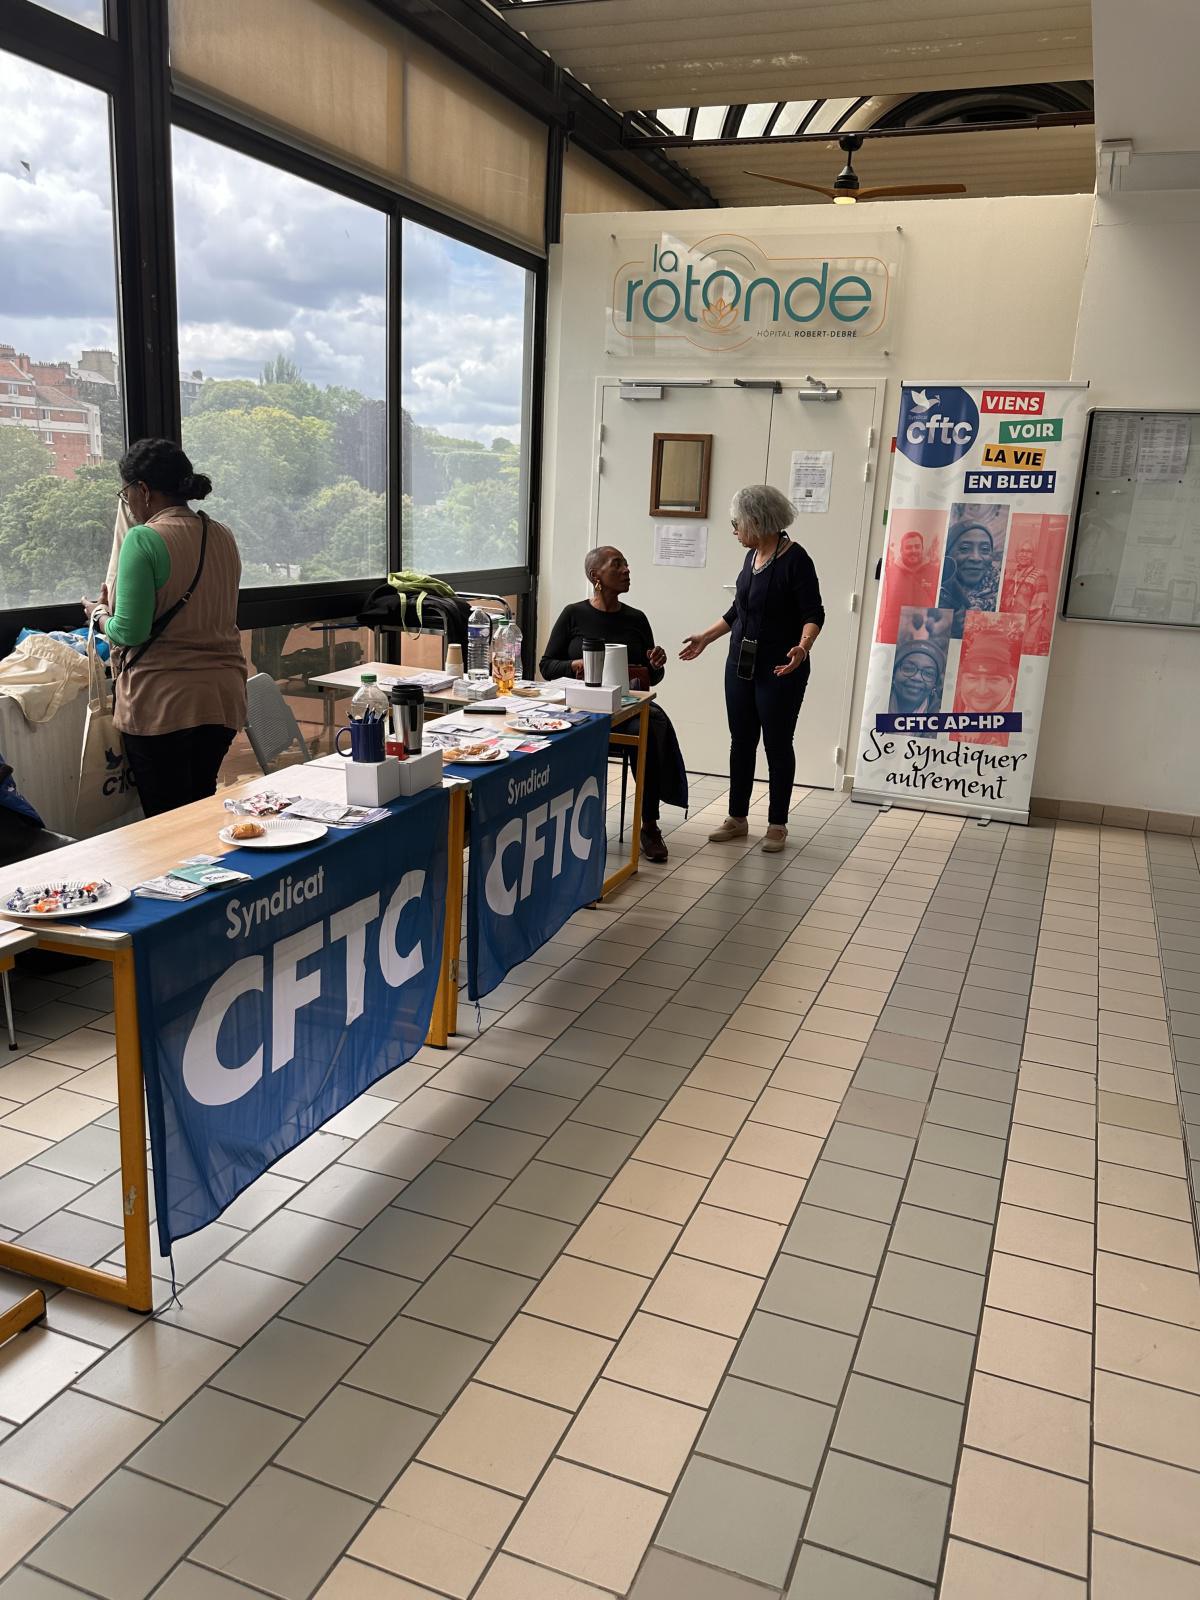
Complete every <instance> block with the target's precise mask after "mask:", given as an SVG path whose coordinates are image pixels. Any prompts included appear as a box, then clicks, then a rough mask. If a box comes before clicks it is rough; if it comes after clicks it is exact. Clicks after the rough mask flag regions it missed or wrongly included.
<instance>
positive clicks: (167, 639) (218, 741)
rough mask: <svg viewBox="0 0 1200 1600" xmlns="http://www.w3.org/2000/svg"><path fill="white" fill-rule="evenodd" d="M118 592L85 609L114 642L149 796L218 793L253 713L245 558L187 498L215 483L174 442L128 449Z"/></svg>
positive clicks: (116, 670)
mask: <svg viewBox="0 0 1200 1600" xmlns="http://www.w3.org/2000/svg"><path fill="white" fill-rule="evenodd" d="M119 470H120V473H121V479H122V482H123V484H124V487H123V488H122V490H121V499H122V500H123V501H124V502H125V504H126V506H127V507H128V508H129V513H130V517H131V520H132V524H133V525H132V526H131V527H130V529H129V531H128V533H127V534H126V535H125V537H124V539H123V540H122V541H121V550H120V557H119V559H118V562H117V586H116V593H115V594H113V595H110V594H109V593H107V592H106V591H107V589H108V585H107V584H106V585H105V588H104V590H103V591H102V592H101V597H100V599H99V600H98V601H92V600H87V599H85V600H84V602H83V606H84V611H85V613H86V614H87V615H88V616H89V617H90V618H91V620H92V622H93V625H94V626H95V627H96V628H97V629H98V630H99V631H102V632H103V633H104V634H105V636H106V637H107V638H108V640H109V641H110V643H111V644H113V645H114V646H115V647H116V648H115V649H114V651H113V675H114V679H115V682H116V706H115V712H114V720H115V723H116V726H117V728H118V730H119V731H120V732H121V734H122V735H123V736H124V740H125V750H126V754H127V755H128V757H129V764H130V766H131V767H132V769H133V775H134V779H135V781H136V783H137V787H138V792H139V794H140V796H141V801H142V810H143V811H144V812H145V814H146V815H147V816H148V817H153V816H158V815H159V814H161V813H162V812H164V811H171V810H174V808H175V807H176V806H183V805H187V804H189V802H191V801H192V800H200V799H203V798H204V797H205V796H206V795H210V794H213V793H214V792H215V790H216V786H217V774H218V772H219V771H220V767H221V762H222V761H223V760H224V759H225V754H226V752H227V751H228V749H229V746H230V744H231V743H232V742H233V736H234V734H235V733H236V732H237V730H238V729H239V728H240V727H242V726H243V725H244V723H245V720H246V663H245V660H244V658H243V655H242V646H241V638H240V636H239V634H238V629H237V601H238V587H239V584H240V582H241V573H242V563H241V558H240V556H239V555H238V549H237V545H236V543H235V542H234V538H233V535H232V533H230V531H229V529H228V528H227V527H225V525H224V524H223V523H220V522H213V521H212V520H211V519H210V518H209V517H207V516H205V514H204V512H202V511H200V512H196V511H192V510H191V509H190V507H189V505H188V501H189V500H203V499H204V497H205V496H206V495H208V494H210V493H211V492H212V483H211V482H210V480H209V479H208V478H206V477H205V476H204V474H203V473H197V472H193V470H192V464H191V462H190V461H189V460H188V458H187V456H186V455H184V453H183V451H182V450H181V449H180V448H179V446H178V445H177V444H173V443H172V442H171V441H170V440H169V439H141V440H139V441H138V443H137V444H135V445H133V446H131V447H130V449H129V451H128V452H127V454H126V455H125V456H123V457H122V459H121V461H120V464H119Z"/></svg>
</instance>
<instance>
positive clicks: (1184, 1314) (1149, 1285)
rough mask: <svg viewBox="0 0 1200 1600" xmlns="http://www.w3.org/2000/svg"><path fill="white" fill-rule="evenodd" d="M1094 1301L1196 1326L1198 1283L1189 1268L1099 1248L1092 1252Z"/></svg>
mask: <svg viewBox="0 0 1200 1600" xmlns="http://www.w3.org/2000/svg"><path fill="white" fill-rule="evenodd" d="M1096 1302H1097V1304H1098V1305H1105V1306H1112V1307H1114V1308H1115V1309H1117V1310H1122V1311H1136V1312H1138V1313H1140V1314H1141V1315H1143V1316H1147V1317H1157V1318H1159V1319H1160V1320H1162V1321H1164V1322H1176V1323H1179V1324H1180V1326H1181V1327H1185V1328H1192V1329H1200V1286H1198V1285H1197V1282H1196V1275H1195V1273H1193V1272H1180V1271H1178V1270H1177V1269H1176V1268H1174V1267H1160V1266H1157V1265H1155V1264H1154V1263H1153V1262H1149V1261H1131V1260H1130V1259H1129V1257H1128V1256H1112V1255H1108V1254H1107V1253H1106V1252H1105V1251H1103V1250H1101V1251H1100V1252H1098V1254H1097V1256H1096Z"/></svg>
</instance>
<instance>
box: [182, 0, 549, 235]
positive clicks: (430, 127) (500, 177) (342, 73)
mask: <svg viewBox="0 0 1200 1600" xmlns="http://www.w3.org/2000/svg"><path fill="white" fill-rule="evenodd" d="M170 18H171V68H172V72H173V74H174V77H175V79H176V82H177V84H178V86H179V87H180V88H181V89H182V90H183V91H184V92H185V93H186V92H192V93H197V94H199V96H200V97H201V98H203V99H204V100H206V101H210V102H215V103H217V104H219V105H221V106H224V107H225V108H227V109H229V110H231V111H233V112H235V113H238V114H241V115H244V116H246V117H247V118H248V119H250V120H251V121H253V122H255V123H258V124H260V125H264V126H267V127H269V128H273V129H275V130H277V131H279V132H281V133H282V134H284V135H285V136H290V137H291V138H293V139H295V140H297V141H298V142H299V143H301V144H304V145H307V146H308V147H310V148H312V149H315V150H318V151H320V152H322V153H323V154H326V155H328V156H330V157H332V158H333V159H334V160H336V161H339V162H341V163H343V164H345V165H347V166H350V167H352V168H355V169H356V170H358V171H360V172H363V173H366V174H367V175H369V176H371V177H375V178H380V179H382V180H384V181H385V182H388V183H390V184H392V185H394V186H395V187H397V188H399V189H401V190H403V191H404V192H405V193H407V194H411V195H413V196H415V197H416V198H418V199H421V200H424V201H425V202H427V203H428V204H429V205H431V206H434V207H436V208H437V209H438V210H440V211H444V212H447V213H448V214H450V215H452V216H457V217H460V218H462V219H463V220H465V221H468V222H472V223H475V224H476V225H478V226H479V227H482V228H485V229H486V230H487V231H488V232H491V233H496V234H500V235H502V236H503V237H505V238H508V239H511V240H513V241H514V242H516V243H518V244H522V245H526V246H529V247H532V248H533V249H535V250H539V251H540V250H541V249H543V247H544V242H545V233H544V215H545V188H546V143H547V140H546V129H545V127H544V126H543V125H542V124H541V123H540V122H538V121H537V119H536V118H534V117H530V116H528V115H527V114H526V113H525V112H523V111H521V110H519V109H518V108H517V107H516V106H513V105H510V104H509V103H508V101H506V100H505V99H504V98H503V97H502V96H501V95H499V94H496V93H495V92H494V91H493V90H491V89H490V88H488V87H487V85H486V84H483V83H481V82H480V81H479V80H478V79H477V78H474V77H473V76H472V75H471V74H470V73H468V72H466V71H464V70H463V69H462V68H461V67H459V66H457V65H456V64H455V63H454V62H452V61H450V60H448V59H447V58H446V57H444V56H442V55H440V54H439V53H438V52H437V51H435V50H432V49H431V48H429V46H427V45H425V44H424V43H423V42H422V41H421V40H419V39H416V38H414V36H413V35H412V34H410V33H408V32H407V31H406V30H405V29H403V28H401V27H400V26H399V25H398V24H396V23H393V22H391V21H389V20H388V19H387V18H385V17H383V16H381V15H380V13H379V12H378V11H376V10H375V9H374V8H373V7H371V6H370V5H368V4H366V3H365V0H170Z"/></svg>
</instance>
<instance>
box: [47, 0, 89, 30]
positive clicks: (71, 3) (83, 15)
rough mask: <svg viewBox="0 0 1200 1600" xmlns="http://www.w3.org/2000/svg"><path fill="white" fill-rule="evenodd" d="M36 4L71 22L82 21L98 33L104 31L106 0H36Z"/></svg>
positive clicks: (86, 26)
mask: <svg viewBox="0 0 1200 1600" xmlns="http://www.w3.org/2000/svg"><path fill="white" fill-rule="evenodd" d="M36 4H38V5H39V6H44V7H45V9H46V10H47V11H57V13H58V15H59V16H60V17H66V18H67V19H68V20H69V21H71V22H82V24H83V25H84V27H85V28H95V30H96V32H97V33H103V32H104V0H36Z"/></svg>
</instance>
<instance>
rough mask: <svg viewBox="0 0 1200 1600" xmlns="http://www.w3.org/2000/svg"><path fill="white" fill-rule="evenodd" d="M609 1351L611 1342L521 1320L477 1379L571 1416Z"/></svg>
mask: <svg viewBox="0 0 1200 1600" xmlns="http://www.w3.org/2000/svg"><path fill="white" fill-rule="evenodd" d="M612 1349H613V1342H612V1340H611V1339H603V1338H600V1337H599V1336H598V1335H596V1334H592V1333H585V1332H583V1331H582V1330H581V1329H579V1328H568V1327H564V1326H563V1325H562V1324H561V1323H557V1322H545V1321H543V1320H542V1319H541V1318H540V1317H530V1316H525V1315H521V1316H518V1317H516V1318H515V1319H514V1320H513V1322H512V1323H510V1325H509V1327H508V1329H507V1331H506V1332H505V1333H504V1334H503V1335H502V1336H501V1338H500V1340H499V1341H498V1343H497V1344H496V1346H495V1347H494V1349H493V1350H492V1352H491V1354H490V1355H489V1356H488V1357H487V1359H486V1360H485V1361H484V1363H483V1365H482V1367H480V1369H479V1374H478V1375H479V1378H480V1379H481V1381H482V1382H484V1383H490V1384H494V1385H495V1386H496V1387H497V1388H500V1389H510V1390H512V1391H513V1392H514V1393H516V1394H521V1395H527V1396H528V1397H529V1398H530V1399H532V1400H543V1401H545V1402H546V1404H547V1405H552V1406H559V1407H564V1408H566V1409H567V1410H571V1411H573V1410H575V1409H576V1408H577V1407H578V1406H579V1405H580V1404H581V1402H582V1401H583V1398H584V1396H585V1395H586V1394H587V1391H588V1389H589V1388H590V1387H591V1385H592V1383H593V1381H594V1380H595V1377H596V1374H597V1373H598V1372H599V1371H600V1369H601V1367H602V1366H603V1365H604V1363H605V1361H606V1360H607V1359H608V1356H609V1353H610V1352H611V1351H612Z"/></svg>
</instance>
